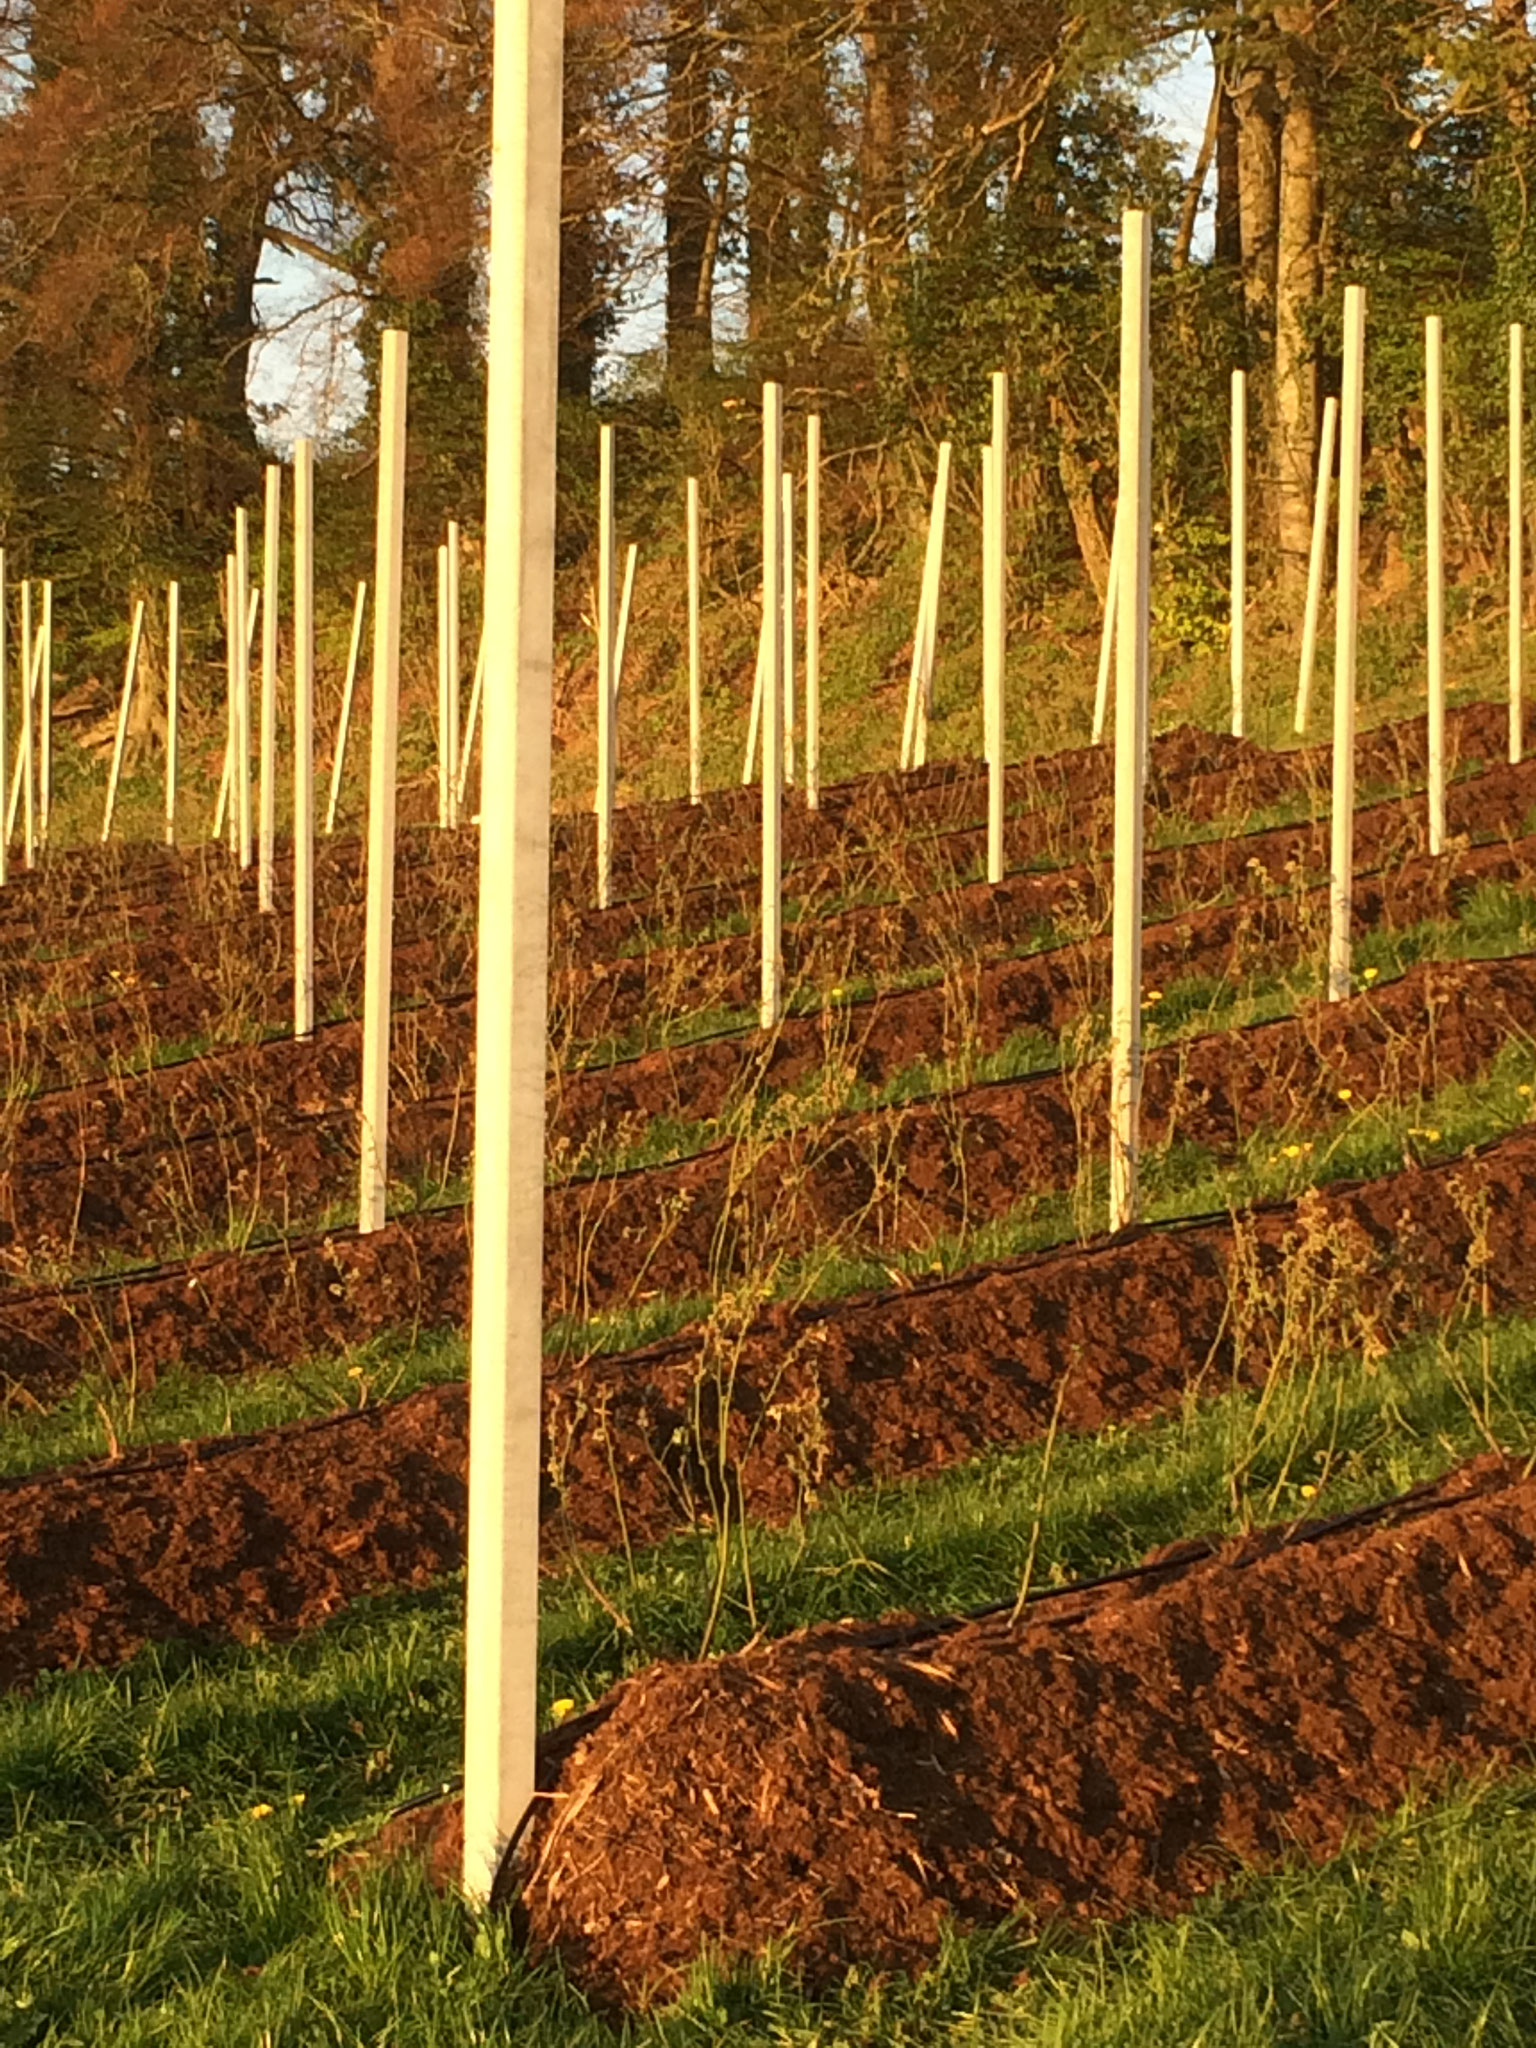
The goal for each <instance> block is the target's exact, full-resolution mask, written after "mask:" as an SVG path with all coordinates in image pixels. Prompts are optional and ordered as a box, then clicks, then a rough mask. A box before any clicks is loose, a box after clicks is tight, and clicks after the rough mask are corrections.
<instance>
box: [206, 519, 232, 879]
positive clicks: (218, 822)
mask: <svg viewBox="0 0 1536 2048" xmlns="http://www.w3.org/2000/svg"><path fill="white" fill-rule="evenodd" d="M235 604H236V598H235V558H234V556H233V555H232V554H227V555H225V557H224V765H223V767H222V768H221V770H220V772H219V795H218V801H217V802H216V803H215V805H214V807H213V831H212V834H211V836H212V837H213V838H214V839H219V838H221V837H222V836H223V832H224V813H225V810H226V808H227V806H228V803H229V781H230V777H231V775H232V774H233V773H234V766H235V623H234V621H235ZM230 846H231V849H233V847H234V828H233V820H231V828H230Z"/></svg>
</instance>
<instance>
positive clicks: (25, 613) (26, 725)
mask: <svg viewBox="0 0 1536 2048" xmlns="http://www.w3.org/2000/svg"><path fill="white" fill-rule="evenodd" d="M21 644H22V646H23V647H24V648H25V649H26V660H25V664H24V669H23V687H22V693H21V862H22V866H23V867H25V868H30V867H31V866H32V864H33V860H34V857H35V854H36V848H37V817H36V813H35V812H34V810H33V797H32V792H33V788H34V786H35V780H34V773H33V738H32V694H33V688H34V682H35V670H34V656H33V646H32V579H31V577H30V576H28V577H26V578H25V579H24V580H23V582H22V586H21ZM11 808H12V810H14V809H15V808H16V807H15V804H14V803H13V804H12V806H11Z"/></svg>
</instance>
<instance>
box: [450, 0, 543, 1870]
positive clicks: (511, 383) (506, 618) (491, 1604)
mask: <svg viewBox="0 0 1536 2048" xmlns="http://www.w3.org/2000/svg"><path fill="white" fill-rule="evenodd" d="M560 81H561V9H560V8H559V7H557V6H548V7H544V6H535V5H533V4H531V0H519V4H517V5H513V6H505V5H504V6H501V7H498V8H497V10H496V14H495V89H494V93H493V98H492V119H493V127H492V136H491V166H492V169H491V191H492V201H491V209H492V210H491V253H490V337H489V346H488V351H487V353H488V358H489V403H488V428H487V436H486V444H487V445H486V456H487V460H486V522H485V523H486V538H485V584H486V689H485V738H484V752H483V756H482V763H483V765H482V776H483V786H484V787H485V788H486V789H487V790H489V791H492V792H493V793H494V795H495V799H496V800H495V801H494V802H493V803H489V804H487V803H483V802H482V804H481V809H480V816H481V832H480V940H479V1001H478V1015H477V1025H476V1054H475V1059H476V1070H475V1189H474V1203H475V1230H474V1251H473V1262H472V1266H471V1302H470V1332H471V1336H470V1384H471V1386H472V1388H473V1393H472V1395H471V1399H470V1425H469V1542H468V1565H469V1570H468V1587H467V1609H466V1614H465V1659H464V1662H465V1673H464V1684H465V1716H464V1870H463V1880H464V1890H465V1892H466V1893H467V1895H468V1896H469V1898H470V1899H471V1900H473V1901H475V1902H484V1901H486V1900H487V1899H488V1898H489V1896H490V1892H491V1887H492V1884H493V1882H494V1880H495V1877H496V1873H497V1870H498V1867H499V1865H500V1862H501V1858H502V1853H503V1851H504V1849H505V1847H506V1845H507V1843H508V1841H509V1840H510V1839H511V1838H512V1835H513V1833H514V1831H515V1830H516V1829H517V1827H518V1826H519V1824H520V1823H521V1821H522V1819H523V1816H524V1814H525V1813H526V1812H527V1810H528V1808H529V1806H530V1805H531V1803H532V1800H533V1791H534V1775H533V1773H534V1738H535V1736H536V1734H537V1729H538V1719H537V1676H538V1626H539V1594H538V1570H539V1474H540V1449H539V1387H540V1376H541V1370H542V1362H543V1357H542V1353H543V1279H544V1256H543V1223H544V1065H545V1053H546V1046H547V1043H548V1037H547V1032H548V1020H547V1017H546V1014H545V1007H546V986H547V974H548V959H547V950H546V933H547V927H548V906H549V756H550V721H551V711H552V689H551V676H552V667H553V645H554V552H555V389H556V360H557V328H556V313H557V308H558V305H559V298H560V293H559V276H560V248H559V241H560V158H561V148H560V103H561V83H560Z"/></svg>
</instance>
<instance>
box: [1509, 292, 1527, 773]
mask: <svg viewBox="0 0 1536 2048" xmlns="http://www.w3.org/2000/svg"><path fill="white" fill-rule="evenodd" d="M1524 671H1525V329H1524V328H1523V327H1522V326H1520V325H1519V323H1518V322H1516V324H1515V325H1514V326H1513V327H1511V328H1510V330H1509V758H1510V762H1511V764H1518V762H1519V760H1520V754H1521V748H1522V745H1523V742H1524V737H1525V730H1524V728H1525V720H1524V715H1523V698H1524V694H1525V673H1524Z"/></svg>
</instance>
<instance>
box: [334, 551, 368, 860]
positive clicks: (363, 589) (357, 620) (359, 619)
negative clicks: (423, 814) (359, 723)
mask: <svg viewBox="0 0 1536 2048" xmlns="http://www.w3.org/2000/svg"><path fill="white" fill-rule="evenodd" d="M367 605H368V585H367V583H366V582H362V583H359V584H358V586H357V595H356V597H355V598H354V599H353V600H352V642H351V645H350V646H349V647H348V649H347V679H346V682H345V683H344V684H343V685H342V691H341V716H340V718H339V719H338V720H337V721H336V746H335V749H334V751H333V752H332V755H331V793H330V798H329V800H328V802H327V803H326V806H325V830H326V836H327V837H329V836H330V834H331V833H332V832H334V831H335V830H336V805H337V802H338V800H339V798H340V796H341V777H342V771H343V770H344V769H345V767H346V765H347V735H348V734H349V733H350V731H351V730H352V699H353V696H354V694H355V693H356V690H357V659H358V655H359V653H360V652H361V651H362V645H363V613H364V611H365V610H366V609H367Z"/></svg>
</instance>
